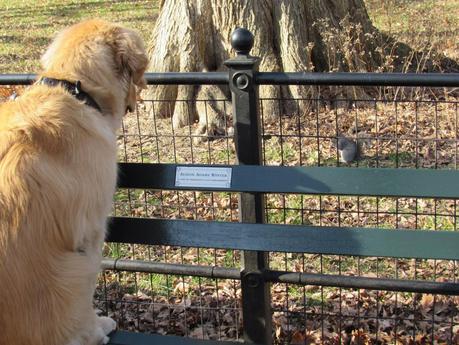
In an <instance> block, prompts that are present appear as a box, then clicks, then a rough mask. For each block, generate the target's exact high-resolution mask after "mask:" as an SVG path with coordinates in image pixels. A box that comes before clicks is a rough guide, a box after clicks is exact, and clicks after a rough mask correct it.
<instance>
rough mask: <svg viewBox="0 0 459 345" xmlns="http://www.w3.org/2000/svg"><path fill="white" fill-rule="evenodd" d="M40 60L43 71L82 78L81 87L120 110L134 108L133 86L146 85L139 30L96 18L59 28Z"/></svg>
mask: <svg viewBox="0 0 459 345" xmlns="http://www.w3.org/2000/svg"><path fill="white" fill-rule="evenodd" d="M41 62H42V65H43V67H44V74H48V75H57V76H62V79H64V78H67V79H69V78H70V79H74V80H73V81H76V80H80V79H83V80H81V82H82V88H83V90H85V91H87V92H89V93H90V94H91V92H93V93H96V94H98V95H93V94H91V96H95V97H96V98H99V99H101V100H102V102H108V103H110V102H112V103H116V104H117V107H116V108H119V107H124V109H123V111H125V110H133V109H135V104H136V95H137V94H136V88H145V86H146V83H145V79H144V77H143V74H144V72H145V70H146V68H147V65H148V58H147V55H146V52H145V48H144V44H143V40H142V39H141V37H140V36H139V34H138V33H137V32H135V31H133V30H130V29H126V28H124V27H121V26H119V25H116V24H112V23H109V22H106V21H103V20H99V19H92V20H87V21H84V22H81V23H78V24H75V25H73V26H71V27H69V28H67V29H65V30H63V31H62V32H61V33H59V34H58V36H57V37H56V38H55V40H54V41H53V42H52V43H51V45H50V46H49V48H48V50H47V51H46V52H45V54H44V55H43V57H42V59H41ZM85 88H86V89H85ZM119 103H124V105H122V104H119ZM102 106H104V105H102ZM110 106H111V107H113V106H112V105H110ZM112 110H114V109H112Z"/></svg>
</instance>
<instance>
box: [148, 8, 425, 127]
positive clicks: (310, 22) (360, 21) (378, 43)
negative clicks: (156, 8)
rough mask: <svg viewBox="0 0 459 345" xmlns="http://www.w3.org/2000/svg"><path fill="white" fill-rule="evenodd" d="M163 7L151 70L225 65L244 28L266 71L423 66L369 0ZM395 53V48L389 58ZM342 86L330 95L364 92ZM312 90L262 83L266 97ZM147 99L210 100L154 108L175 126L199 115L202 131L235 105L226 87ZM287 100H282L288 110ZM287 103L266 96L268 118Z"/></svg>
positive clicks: (162, 91) (175, 89) (169, 91)
mask: <svg viewBox="0 0 459 345" xmlns="http://www.w3.org/2000/svg"><path fill="white" fill-rule="evenodd" d="M160 5H161V12H160V15H159V18H158V21H157V23H156V26H155V28H154V30H153V35H152V39H151V42H150V44H149V46H150V56H151V64H150V68H149V70H150V71H154V72H167V71H180V72H193V71H219V70H224V69H225V67H224V66H223V62H224V61H225V60H226V59H228V58H230V57H231V56H233V55H234V52H232V48H231V45H230V36H231V33H232V32H233V30H234V29H235V28H237V27H244V28H247V29H248V30H250V31H252V33H253V34H254V36H255V45H254V47H253V49H252V51H251V55H254V56H258V57H260V58H261V62H260V70H261V71H359V72H365V71H386V70H390V71H396V70H401V69H402V68H404V70H406V71H408V70H416V69H417V68H419V66H418V64H414V63H412V64H411V65H410V64H409V62H412V61H415V56H414V55H410V49H409V48H408V47H407V46H404V45H402V44H399V43H396V42H394V41H393V40H390V39H389V38H387V37H385V36H384V35H382V34H381V33H379V32H378V31H377V30H376V29H375V28H374V26H373V25H372V23H371V21H370V18H369V16H368V13H367V11H366V9H365V5H364V3H363V0H294V1H292V0H161V2H160ZM388 51H390V52H392V54H390V57H389V58H387V55H386V52H388ZM407 57H409V58H410V60H409V61H408V60H407ZM391 59H392V60H391ZM394 59H395V60H394ZM407 61H408V62H407ZM407 63H408V65H407ZM424 67H425V66H424ZM339 90H340V91H339V92H340V94H333V89H332V88H330V89H329V90H328V91H327V92H328V93H329V95H328V96H332V97H333V96H343V97H350V96H354V97H365V93H364V92H363V90H362V89H359V88H344V89H339ZM312 92H313V91H312V88H310V87H304V86H293V85H292V86H283V87H280V88H279V87H274V86H263V87H261V88H260V97H261V98H268V99H279V98H281V99H286V98H291V97H292V98H306V99H307V98H308V97H311V96H312ZM147 96H148V97H151V98H153V99H166V100H171V101H173V100H194V99H210V101H209V102H208V103H206V105H207V106H206V107H205V109H204V107H202V106H201V107H200V106H199V102H198V103H190V102H176V103H175V102H171V103H169V102H164V103H159V104H157V105H155V107H156V109H155V112H156V114H157V115H159V116H163V117H168V116H172V117H173V125H174V127H181V126H183V125H187V124H190V123H193V122H195V121H196V120H197V119H199V122H200V131H206V130H207V131H208V132H211V131H212V129H211V128H208V127H207V128H206V124H209V123H210V126H211V127H219V124H218V123H219V122H221V121H220V120H221V117H222V116H224V113H228V111H229V110H230V107H225V109H223V108H224V107H223V106H222V105H224V103H223V102H218V101H217V100H218V99H221V98H225V97H227V96H228V90H227V89H226V88H225V87H217V86H206V87H201V88H198V87H195V86H186V85H185V86H182V85H181V86H176V85H167V86H156V87H153V88H152V89H150V90H149V94H148V95H147ZM196 104H198V105H197V106H196ZM280 104H283V105H282V107H283V108H281V109H280V108H279V107H280ZM286 105H288V102H282V103H280V102H278V101H274V100H273V101H265V102H264V104H263V113H264V114H263V115H264V116H265V118H269V117H271V118H272V117H276V116H278V115H279V114H284V113H288V112H289V109H287V108H288V106H286ZM198 112H199V114H198Z"/></svg>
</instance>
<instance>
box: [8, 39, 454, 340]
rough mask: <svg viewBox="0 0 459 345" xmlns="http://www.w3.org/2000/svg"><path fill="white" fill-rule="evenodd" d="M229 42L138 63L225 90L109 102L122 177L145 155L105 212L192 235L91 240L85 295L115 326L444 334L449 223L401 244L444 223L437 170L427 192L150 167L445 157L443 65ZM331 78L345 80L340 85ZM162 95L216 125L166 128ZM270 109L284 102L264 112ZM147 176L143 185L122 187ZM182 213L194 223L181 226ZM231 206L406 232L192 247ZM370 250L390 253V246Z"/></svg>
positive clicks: (304, 220) (445, 204) (278, 333)
mask: <svg viewBox="0 0 459 345" xmlns="http://www.w3.org/2000/svg"><path fill="white" fill-rule="evenodd" d="M236 45H237V43H236ZM236 48H237V47H236ZM236 50H238V51H239V54H238V57H236V58H234V59H230V60H229V61H228V62H227V66H228V68H229V72H213V73H212V72H211V73H164V74H155V73H148V74H147V75H146V78H147V81H148V83H149V84H151V85H159V84H186V85H193V86H192V87H196V88H199V87H200V85H207V84H210V85H214V84H219V85H228V95H229V92H231V93H232V99H231V100H230V99H229V97H228V98H221V99H196V100H186V99H184V100H181V99H178V100H154V99H148V98H146V99H144V100H143V101H142V103H141V104H140V105H139V108H138V110H137V112H136V113H134V114H131V115H128V116H126V117H125V119H124V122H123V128H122V131H121V133H120V136H119V146H120V156H119V159H120V163H122V164H121V167H122V171H123V172H126V175H124V176H130V175H129V172H128V171H127V169H129V168H133V166H132V165H129V164H130V163H148V166H143V167H142V169H143V170H139V171H142V172H144V173H145V172H149V174H150V175H145V174H144V175H138V174H136V171H135V170H134V171H133V172H131V173H133V174H134V175H133V176H136V179H135V181H133V182H132V179H130V180H129V179H127V180H126V178H125V181H120V188H119V189H118V191H117V193H116V195H115V200H114V208H113V216H114V217H130V218H135V219H137V218H139V219H138V220H139V223H138V225H137V226H138V227H139V228H141V227H142V224H141V222H142V220H143V219H145V218H147V219H158V222H157V223H156V224H157V228H158V229H161V228H162V227H163V228H166V227H169V226H170V224H172V223H167V221H168V220H171V219H173V220H174V221H175V223H174V224H176V225H175V226H177V227H180V226H182V225H183V227H184V228H186V230H187V231H189V234H193V236H192V238H191V239H192V240H193V241H191V240H190V241H189V244H188V245H182V246H174V245H173V244H172V245H171V244H170V243H168V241H170V239H166V240H164V241H163V242H164V243H163V244H160V245H150V244H134V243H129V240H127V241H118V242H126V243H115V242H110V243H107V245H106V246H105V248H104V256H105V260H104V262H103V265H104V273H103V274H102V275H101V278H100V284H99V286H98V288H97V290H96V296H95V304H96V305H97V306H98V307H99V308H100V309H101V310H102V311H103V312H105V313H107V314H109V315H110V316H112V317H114V318H115V319H116V320H117V321H118V323H119V326H120V328H122V329H129V330H136V331H142V332H157V333H164V334H179V335H186V336H191V337H196V338H204V339H240V338H242V337H243V336H244V338H245V340H246V341H248V342H259V343H270V342H274V343H290V344H311V343H317V344H338V343H342V344H369V343H370V344H384V343H406V344H418V343H419V344H424V343H432V344H433V343H449V344H456V343H458V342H459V310H458V302H459V301H458V297H456V295H458V294H459V285H458V284H457V279H458V275H459V271H458V269H457V260H458V259H459V249H458V250H457V252H456V254H455V253H454V246H453V247H452V248H453V249H452V250H451V248H450V247H451V246H452V245H454V244H455V243H456V242H457V240H456V238H455V237H454V240H453V241H452V242H451V243H445V244H444V246H442V247H438V245H437V246H434V245H433V244H432V248H429V244H427V247H426V249H425V250H426V251H429V250H430V249H431V252H432V253H435V255H437V254H438V257H439V258H440V259H423V258H419V257H416V256H414V258H413V256H411V255H410V254H409V253H411V252H412V251H411V249H412V247H416V246H418V245H419V244H420V242H416V238H417V237H416V236H417V232H416V230H417V229H423V230H434V231H436V232H438V233H439V234H446V235H448V234H451V233H452V234H454V235H456V233H455V232H456V231H457V228H458V226H457V217H458V211H457V208H458V201H457V198H458V197H459V195H457V194H455V191H456V189H457V187H456V186H455V185H454V183H452V185H451V186H449V185H448V186H445V184H446V183H451V180H448V179H446V178H445V179H440V180H438V190H439V191H438V196H437V197H432V196H431V195H429V196H426V197H419V196H417V197H413V196H407V197H404V196H400V195H403V194H400V195H397V194H396V193H395V194H391V193H389V192H388V193H387V194H384V193H382V194H381V195H377V196H375V195H371V194H370V195H369V196H360V195H358V194H356V195H342V194H335V195H333V194H327V195H320V194H317V193H310V192H298V191H294V192H282V193H281V192H277V191H275V190H272V191H270V192H267V193H260V192H251V193H238V191H236V190H231V191H224V190H222V191H208V190H206V189H205V188H203V189H199V188H195V189H194V190H187V189H180V188H176V187H174V185H173V183H174V181H172V182H171V184H170V185H168V184H167V181H166V182H165V181H164V180H163V179H161V181H159V180H158V179H156V180H155V179H154V178H153V179H152V178H151V176H153V177H157V176H165V175H166V176H171V175H173V174H174V172H175V168H176V165H182V166H183V165H187V164H204V165H232V164H236V163H238V164H240V165H257V164H260V165H265V166H319V167H339V168H340V169H342V170H340V171H342V173H340V174H342V175H340V174H338V175H337V177H336V180H339V179H340V177H339V176H345V175H346V174H348V175H349V174H352V173H353V172H354V170H352V169H349V168H359V169H360V168H362V169H365V168H389V169H385V170H386V171H387V172H388V171H391V172H393V170H391V168H396V169H397V168H404V169H402V170H403V171H405V170H406V169H418V168H425V169H436V170H442V171H443V170H456V169H457V164H458V147H459V128H458V100H457V89H455V88H457V87H459V75H457V74H420V75H413V74H371V73H368V74H360V73H333V74H320V73H263V72H260V73H259V72H257V70H256V63H257V59H256V58H253V57H251V56H249V54H248V53H249V50H248V49H236ZM34 78H35V76H34V75H3V76H0V84H3V85H22V84H30V83H31V82H33V81H34ZM260 85H262V86H260ZM265 85H269V87H274V88H277V90H278V91H279V94H283V95H286V93H282V88H283V87H285V86H287V85H300V86H302V87H304V88H305V92H304V93H303V94H306V95H307V96H304V97H303V96H302V97H293V96H291V95H290V96H284V97H280V98H259V97H258V96H257V93H258V88H259V87H264V86H265ZM347 85H351V86H352V87H359V89H356V88H353V89H352V90H351V93H349V92H347V93H343V92H342V90H344V89H345V88H346V87H347ZM362 90H363V92H360V91H362ZM343 94H345V95H346V96H345V97H343V96H342V95H343ZM350 94H354V95H356V96H355V97H350V96H349V95H350ZM362 95H363V96H362ZM164 103H167V104H170V105H171V106H172V103H174V104H182V105H183V107H184V108H185V109H186V108H191V107H195V108H197V109H199V111H198V112H199V115H200V117H201V118H204V119H206V120H208V121H211V120H212V119H211V118H210V117H211V116H210V115H209V114H211V109H212V108H215V104H217V106H218V107H219V108H220V109H223V110H224V111H223V113H224V115H225V116H224V118H223V119H220V120H222V121H220V124H221V127H222V128H220V131H219V135H213V134H209V133H204V134H203V133H201V132H198V131H197V127H198V126H199V125H198V123H191V124H190V125H187V126H185V127H182V128H174V126H173V124H172V121H171V119H170V118H161V117H160V116H159V114H158V113H157V111H156V109H157V108H158V107H159V105H160V104H164ZM273 109H289V111H288V112H287V111H285V113H284V112H283V111H279V113H277V114H271V113H270V112H272V111H273ZM231 113H232V117H233V118H234V120H233V119H232V118H231V116H229V114H231ZM202 122H203V121H201V123H202ZM207 127H208V128H210V124H209V123H207ZM342 137H346V138H347V139H349V140H350V142H351V143H354V144H355V145H356V147H357V148H358V151H359V153H358V155H357V154H356V155H355V156H353V157H352V158H351V159H347V160H346V159H343V153H342V150H341V149H340V147H339V145H338V141H339V138H342ZM123 163H126V164H125V165H124V167H123ZM134 168H135V167H134ZM148 169H150V170H148ZM402 170H400V172H401V173H402ZM262 173H263V171H262ZM279 176H280V177H279V180H282V179H283V178H285V179H286V180H285V182H282V184H283V185H284V186H291V184H292V180H291V179H289V178H288V175H282V174H281V175H279ZM390 176H391V175H390V174H388V175H387V178H389V177H390ZM393 176H395V175H393ZM438 176H443V175H438ZM149 179H150V180H153V181H150V180H149ZM260 179H261V178H260ZM343 179H344V178H343ZM121 180H123V177H122V178H121ZM147 180H148V181H147ZM344 180H345V179H344ZM130 181H131V182H132V183H131V182H130ZM155 181H159V182H155ZM448 181H449V182H448ZM155 183H158V186H159V187H158V188H153V187H149V188H135V186H137V185H142V184H144V185H147V186H153V185H154V184H155ZM254 183H255V180H254ZM276 183H278V181H276ZM250 184H251V182H250V181H246V185H250ZM245 188H246V186H245ZM240 190H247V189H244V188H242V187H241V189H240ZM433 190H434V191H435V190H436V188H435V186H433ZM444 190H446V191H448V190H449V191H450V194H447V193H446V192H442V191H444ZM414 195H416V193H415V194H414ZM434 195H436V194H434ZM445 195H449V196H447V197H446V196H445ZM163 220H164V221H165V223H162V222H163ZM182 220H201V221H206V222H205V223H198V224H194V223H193V224H194V225H189V223H186V222H185V223H181V221H182ZM241 220H242V221H244V222H245V223H255V222H257V223H268V224H272V225H273V226H275V225H277V224H278V225H286V224H287V225H302V226H308V227H311V229H313V227H315V226H318V227H324V226H327V227H330V228H334V229H341V228H365V229H367V231H375V229H377V228H384V229H393V231H394V232H396V231H399V232H400V233H403V234H405V232H403V231H404V230H405V229H409V230H413V237H412V238H413V240H412V241H410V242H407V243H404V244H403V245H404V246H406V253H407V255H406V257H409V258H408V259H405V258H404V256H403V254H400V253H398V252H396V251H397V250H399V249H397V248H399V247H397V248H395V249H394V248H393V247H391V246H390V245H389V244H387V243H384V242H381V243H380V247H381V253H383V254H382V255H361V254H347V255H342V254H337V253H340V248H338V249H337V250H336V252H335V251H329V252H327V253H314V252H313V253H311V252H305V253H298V252H290V251H289V248H290V247H289V245H288V243H290V242H289V241H287V240H286V241H285V245H284V248H282V247H283V244H282V243H280V244H279V248H282V250H279V251H269V252H254V251H243V250H241V249H230V248H226V249H213V248H210V249H207V248H202V246H198V247H199V248H198V247H196V246H193V243H198V242H200V241H201V242H203V243H204V242H206V240H207V238H206V237H207V236H209V235H208V234H209V233H210V232H207V230H206V229H211V227H212V224H213V223H211V222H230V223H237V222H239V221H241ZM210 221H211V222H210ZM205 224H207V225H205ZM130 226H131V225H130ZM237 226H238V224H235V229H236V227H237ZM114 227H115V228H118V229H122V228H123V224H122V218H121V221H120V218H115V222H114ZM283 229H284V228H282V227H280V226H279V227H278V228H277V227H274V228H273V229H272V234H277V233H279V232H282V231H284V233H285V236H289V234H291V232H289V231H290V230H283ZM158 231H159V230H158ZM134 232H135V231H134V230H133V229H131V228H129V229H128V228H125V231H124V232H123V234H122V235H119V234H120V232H118V233H117V232H116V231H115V235H114V236H125V238H126V239H128V238H129V237H130V236H133V234H134ZM200 234H201V235H200ZM261 234H263V231H261ZM415 235H416V236H415ZM200 236H202V238H200ZM337 236H339V233H337ZM407 236H408V237H405V238H410V237H409V235H407ZM445 238H447V237H445ZM265 240H266V239H264V238H260V241H259V242H260V243H261V242H263V241H265ZM159 242H160V241H159ZM223 242H224V240H223ZM180 243H187V240H186V239H183V240H182V242H180ZM340 245H341V243H340V242H338V246H340ZM377 245H378V243H376V244H373V247H376V246H377ZM342 246H343V247H345V246H346V244H345V243H344V242H343V243H342ZM255 247H257V246H256V245H255ZM219 248H225V246H224V245H222V246H220V247H219ZM400 248H402V249H403V246H401V247H400ZM458 248H459V247H458ZM448 250H450V252H448V254H445V255H442V252H446V251H448ZM363 252H364V251H363ZM384 253H394V257H390V255H389V254H387V255H386V254H384ZM435 255H433V256H428V257H437V256H435ZM445 257H447V258H448V259H444V258H445ZM241 267H243V268H244V269H243V271H242V274H241V271H240V270H241ZM254 273H260V274H261V276H257V275H256V274H254Z"/></svg>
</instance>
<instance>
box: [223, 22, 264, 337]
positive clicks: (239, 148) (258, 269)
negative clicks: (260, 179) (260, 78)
mask: <svg viewBox="0 0 459 345" xmlns="http://www.w3.org/2000/svg"><path fill="white" fill-rule="evenodd" d="M253 41H254V39H253V35H252V33H251V32H250V31H248V30H246V29H241V28H239V29H236V30H235V31H234V32H233V34H232V36H231V45H232V47H233V49H234V50H235V51H236V53H237V56H236V57H235V58H232V59H229V60H227V61H225V65H226V66H228V67H229V85H230V89H231V94H232V103H233V123H234V141H235V145H236V154H237V158H238V163H239V164H240V165H259V164H261V163H262V161H261V132H260V121H259V116H258V87H257V85H255V84H254V82H253V81H254V73H256V72H257V70H258V63H259V59H258V58H256V57H253V56H250V55H249V52H250V49H251V48H252V46H253ZM264 220H265V206H264V198H263V195H262V194H260V193H240V194H239V221H240V222H244V223H263V222H264ZM267 268H268V253H266V252H252V251H245V252H244V254H243V268H242V272H241V288H242V312H243V326H244V340H245V341H246V342H248V343H256V344H271V343H272V315H271V296H270V295H271V293H270V284H269V283H267V282H266V281H265V280H264V278H263V271H264V270H265V269H267Z"/></svg>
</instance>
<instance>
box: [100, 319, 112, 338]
mask: <svg viewBox="0 0 459 345" xmlns="http://www.w3.org/2000/svg"><path fill="white" fill-rule="evenodd" d="M98 322H99V327H100V328H102V331H103V332H104V335H108V334H110V333H111V332H112V331H114V330H115V329H116V322H115V320H113V319H112V318H111V317H107V316H99V317H98Z"/></svg>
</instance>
